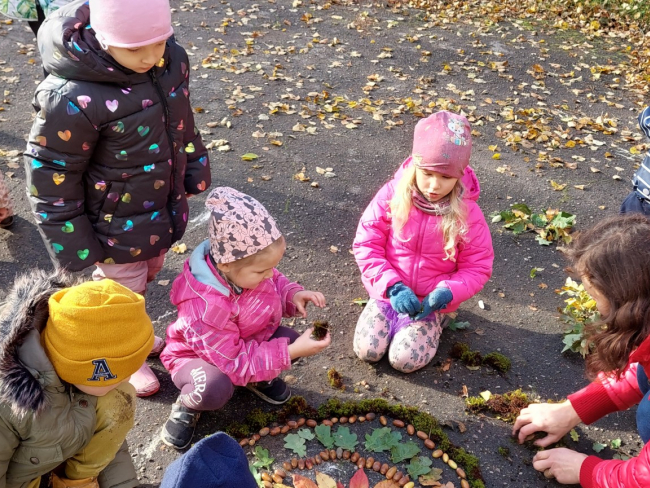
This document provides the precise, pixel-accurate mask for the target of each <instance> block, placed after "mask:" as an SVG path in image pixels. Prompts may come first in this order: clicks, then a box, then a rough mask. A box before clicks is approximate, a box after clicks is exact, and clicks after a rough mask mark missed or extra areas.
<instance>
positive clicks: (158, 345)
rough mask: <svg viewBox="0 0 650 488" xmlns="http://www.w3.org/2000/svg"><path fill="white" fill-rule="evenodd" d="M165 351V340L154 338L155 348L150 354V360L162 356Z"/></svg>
mask: <svg viewBox="0 0 650 488" xmlns="http://www.w3.org/2000/svg"><path fill="white" fill-rule="evenodd" d="M163 349H165V339H163V338H162V337H158V336H154V340H153V347H152V348H151V352H150V353H149V357H150V358H155V357H158V356H160V353H161V352H162V350H163Z"/></svg>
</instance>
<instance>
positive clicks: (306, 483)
mask: <svg viewBox="0 0 650 488" xmlns="http://www.w3.org/2000/svg"><path fill="white" fill-rule="evenodd" d="M291 478H292V479H293V486H294V487H295V488H318V485H316V483H314V482H313V481H312V480H310V479H309V478H305V477H304V476H300V475H299V474H292V475H291Z"/></svg>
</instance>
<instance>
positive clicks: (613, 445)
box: [609, 439, 621, 449]
mask: <svg viewBox="0 0 650 488" xmlns="http://www.w3.org/2000/svg"><path fill="white" fill-rule="evenodd" d="M609 447H611V448H612V449H618V448H619V447H621V439H614V440H613V441H611V442H610V443H609Z"/></svg>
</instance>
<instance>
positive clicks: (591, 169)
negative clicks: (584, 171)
mask: <svg viewBox="0 0 650 488" xmlns="http://www.w3.org/2000/svg"><path fill="white" fill-rule="evenodd" d="M589 171H591V172H592V173H600V170H599V169H598V168H594V167H593V166H592V167H591V168H589Z"/></svg>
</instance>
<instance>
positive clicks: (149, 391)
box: [129, 363, 160, 397]
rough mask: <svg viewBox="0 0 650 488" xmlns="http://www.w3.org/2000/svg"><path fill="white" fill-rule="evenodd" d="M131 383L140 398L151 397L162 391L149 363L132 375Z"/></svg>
mask: <svg viewBox="0 0 650 488" xmlns="http://www.w3.org/2000/svg"><path fill="white" fill-rule="evenodd" d="M129 383H131V384H132V385H133V387H134V388H135V394H136V395H137V396H139V397H148V396H151V395H153V394H154V393H156V392H157V391H158V390H159V389H160V382H159V381H158V378H156V375H155V374H154V373H153V371H152V369H151V368H150V367H149V365H148V364H147V363H144V364H143V365H142V366H140V369H139V370H137V371H136V372H135V373H133V374H132V375H131V379H130V380H129Z"/></svg>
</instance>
